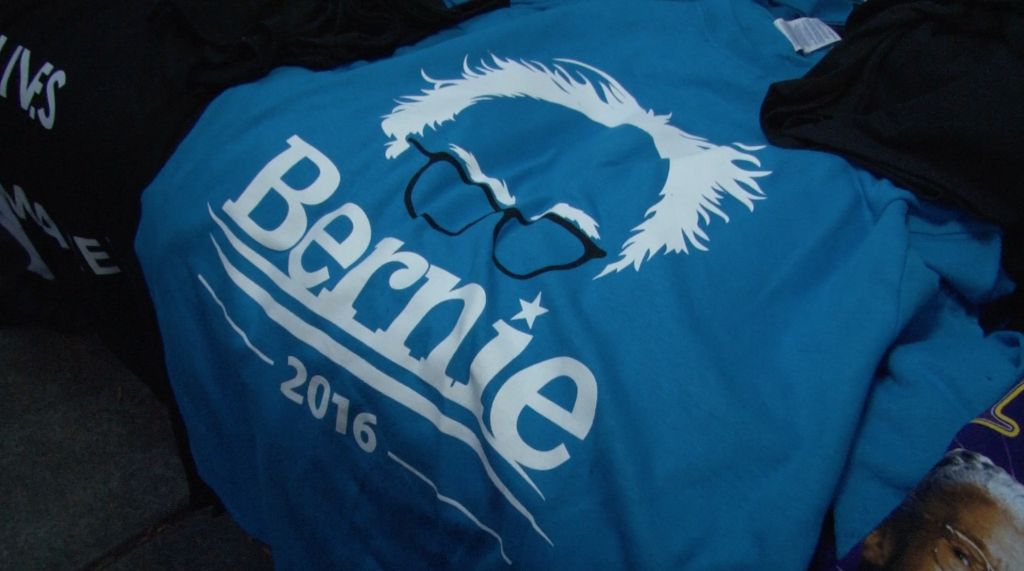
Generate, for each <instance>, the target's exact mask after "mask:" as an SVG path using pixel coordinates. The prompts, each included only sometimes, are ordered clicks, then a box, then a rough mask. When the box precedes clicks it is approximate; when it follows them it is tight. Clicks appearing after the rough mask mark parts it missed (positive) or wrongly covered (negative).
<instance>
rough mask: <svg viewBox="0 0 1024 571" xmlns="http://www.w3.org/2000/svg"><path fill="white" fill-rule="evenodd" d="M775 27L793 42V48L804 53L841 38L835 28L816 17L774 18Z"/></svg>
mask: <svg viewBox="0 0 1024 571" xmlns="http://www.w3.org/2000/svg"><path fill="white" fill-rule="evenodd" d="M775 27H776V28H778V29H779V31H780V32H782V34H783V35H784V36H786V39H787V40H789V43H791V44H793V49H794V50H796V51H798V52H802V53H805V54H809V53H811V52H813V51H815V50H820V49H821V48H823V47H825V46H828V45H832V44H834V43H836V42H838V41H839V40H841V39H842V38H840V37H839V34H837V33H836V32H835V30H833V29H832V28H830V27H828V25H827V24H825V22H822V21H821V20H819V19H817V18H797V19H796V20H790V21H789V22H787V21H785V20H783V19H782V18H779V19H778V20H775Z"/></svg>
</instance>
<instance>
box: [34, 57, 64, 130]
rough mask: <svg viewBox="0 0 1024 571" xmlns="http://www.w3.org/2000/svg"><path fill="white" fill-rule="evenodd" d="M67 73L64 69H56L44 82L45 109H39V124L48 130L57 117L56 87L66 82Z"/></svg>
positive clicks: (51, 127) (62, 85)
mask: <svg viewBox="0 0 1024 571" xmlns="http://www.w3.org/2000/svg"><path fill="white" fill-rule="evenodd" d="M67 79H68V77H67V75H66V74H65V73H64V70H58V71H57V73H55V74H53V75H51V76H50V80H49V81H47V82H46V109H44V110H41V111H39V124H40V125H42V126H43V128H44V129H46V130H47V131H49V130H50V129H53V122H54V121H55V120H56V118H57V95H56V91H57V89H59V88H61V87H64V84H65V83H66V82H67Z"/></svg>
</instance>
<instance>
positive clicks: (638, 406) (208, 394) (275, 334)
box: [136, 0, 1021, 571]
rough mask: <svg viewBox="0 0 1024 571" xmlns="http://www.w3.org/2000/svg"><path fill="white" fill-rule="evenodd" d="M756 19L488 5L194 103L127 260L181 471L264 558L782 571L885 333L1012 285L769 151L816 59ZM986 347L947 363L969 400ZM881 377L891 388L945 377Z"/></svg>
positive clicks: (359, 564)
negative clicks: (357, 56) (259, 543)
mask: <svg viewBox="0 0 1024 571" xmlns="http://www.w3.org/2000/svg"><path fill="white" fill-rule="evenodd" d="M624 6H628V8H627V9H623V7H624ZM773 20H774V17H773V15H772V14H771V13H770V12H769V11H767V10H765V9H764V8H763V7H761V6H758V5H757V4H755V3H752V2H749V1H747V0H738V1H736V2H725V1H721V0H709V1H703V2H667V1H641V2H630V3H628V4H624V3H622V2H602V1H590V2H588V1H578V2H564V3H559V2H552V1H548V2H530V3H527V4H523V5H518V4H514V5H513V6H512V8H511V9H509V10H507V11H503V12H501V13H500V14H499V13H493V14H491V15H488V16H485V17H482V18H480V19H474V20H470V21H468V22H466V23H464V24H462V25H461V26H460V28H459V33H457V34H451V35H447V36H446V37H445V38H443V39H441V40H437V39H432V40H428V41H427V42H426V43H425V44H424V45H422V46H416V47H414V48H410V49H408V50H406V51H404V52H403V53H402V54H401V55H400V56H399V57H395V58H389V59H386V60H381V61H377V62H373V63H370V64H368V65H363V66H359V67H355V68H350V69H344V70H334V71H325V72H319V73H317V72H311V71H307V70H302V69H293V68H289V69H279V70H276V71H274V72H273V73H271V74H270V75H268V76H267V77H266V78H264V79H263V80H260V81H258V82H255V83H252V84H249V85H245V86H241V87H238V88H236V89H232V90H230V91H228V92H226V93H224V94H223V95H222V96H220V97H219V98H218V99H217V100H216V101H215V102H214V103H213V104H212V105H211V106H210V107H209V109H207V111H206V112H205V113H204V114H203V117H202V118H201V120H200V121H199V122H198V123H197V125H196V127H195V128H194V129H193V131H192V132H191V133H190V134H189V136H188V137H187V138H186V139H185V140H184V141H183V142H182V144H181V146H180V147H179V148H178V149H177V151H176V152H175V154H174V155H173V156H172V158H171V159H170V160H169V162H168V163H167V165H166V167H165V168H164V169H163V170H162V171H161V173H160V175H159V176H158V177H157V178H156V179H155V180H154V182H153V184H152V185H150V186H149V188H147V190H146V191H145V193H144V195H143V218H142V223H141V225H140V229H139V233H138V238H137V241H136V250H137V252H138V254H139V257H140V260H141V261H142V264H143V268H144V270H145V274H146V279H147V283H148V284H149V286H150V289H151V291H152V294H153V298H154V302H155V305H156V307H157V310H158V314H159V320H160V326H161V330H162V333H163V338H164V340H165V343H166V347H167V354H168V355H169V359H168V367H169V371H170V374H171V377H172V382H173V383H174V386H175V392H176V394H177V395H178V396H179V399H180V402H181V408H182V413H183V415H184V417H185V419H186V422H187V423H188V426H189V429H190V435H191V437H192V445H193V450H194V452H195V454H196V460H197V463H198V466H199V469H200V471H201V473H202V474H203V476H204V477H205V478H206V479H207V481H209V482H210V484H211V485H212V487H213V488H214V489H215V490H216V491H217V492H218V494H219V495H220V496H221V497H222V498H223V500H224V503H225V505H226V506H227V507H228V509H229V510H230V511H231V512H232V514H233V515H234V516H235V517H236V519H237V520H238V521H239V522H240V523H241V524H242V525H243V526H244V527H245V528H246V529H248V530H249V531H250V532H251V533H254V534H255V535H256V536H258V537H260V538H261V539H263V540H264V541H266V542H268V543H269V544H270V545H271V547H272V549H273V551H274V557H275V563H276V565H277V566H278V567H279V568H280V569H284V570H290V569H301V570H309V569H352V570H358V569H503V568H506V567H512V568H515V569H645V570H646V569H651V570H656V569H716V570H721V569H737V570H739V569H743V570H748V569H771V570H773V571H775V570H781V571H785V570H803V569H806V566H807V564H808V562H809V560H810V558H811V555H812V552H813V550H814V547H815V541H816V539H817V537H818V532H819V530H820V528H821V523H822V520H823V519H824V515H825V513H826V512H827V510H828V509H829V506H830V504H831V501H832V497H833V493H834V491H835V489H836V488H837V486H839V484H840V481H841V478H842V475H843V471H844V467H845V466H846V462H847V458H848V454H849V452H850V450H851V448H852V447H853V446H854V444H855V442H854V441H855V438H856V436H857V430H858V427H859V426H860V424H861V423H862V422H863V421H864V419H863V418H862V412H863V410H864V407H865V405H866V403H867V401H868V397H869V393H870V391H871V387H872V385H873V383H875V382H876V379H877V378H878V369H879V367H880V365H881V364H882V363H883V362H884V361H885V359H886V356H887V355H889V354H895V351H896V349H898V348H899V347H900V344H901V343H903V342H904V341H902V340H904V339H906V340H907V341H906V343H910V342H911V341H912V340H916V339H917V337H913V336H909V335H910V334H909V333H906V330H907V329H908V327H911V326H912V324H915V323H919V322H928V321H929V320H931V319H941V320H942V321H943V322H944V323H945V322H951V323H952V324H953V325H954V326H955V327H954V330H955V331H958V332H960V334H962V335H963V336H964V338H965V339H972V340H974V339H975V337H974V335H975V329H972V325H973V327H975V328H976V326H977V322H976V319H975V318H974V317H973V316H972V314H971V312H972V308H973V305H974V304H975V303H979V302H980V301H982V300H986V299H990V298H992V297H994V296H996V295H999V294H1000V293H1003V292H1005V291H1006V288H1007V283H1006V282H1005V280H1003V279H1000V273H999V264H998V255H999V240H998V232H997V231H996V229H994V228H993V227H991V226H988V225H984V224H981V225H979V226H978V227H977V230H978V231H977V232H966V231H964V229H965V225H966V226H969V227H970V228H975V227H974V226H971V225H970V224H975V223H974V222H971V223H969V224H968V223H966V222H964V221H962V220H960V219H959V218H958V217H957V214H956V213H955V212H944V213H934V212H931V211H926V210H924V209H922V208H921V207H920V205H919V204H918V201H917V199H915V197H914V196H913V195H912V194H911V193H909V192H906V191H904V190H900V189H898V188H896V187H895V186H893V185H892V184H891V183H889V182H887V181H883V180H879V179H878V178H876V177H873V176H872V175H870V174H869V173H866V172H864V171H862V170H859V169H855V168H853V167H851V166H850V165H849V164H848V163H847V162H846V161H844V160H843V159H841V158H839V157H836V156H833V155H829V154H825V153H815V152H803V151H793V150H786V149H780V148H777V147H769V146H766V145H765V140H764V136H763V134H762V133H761V131H760V127H759V124H758V120H757V110H758V109H759V106H760V104H761V101H762V98H763V95H764V91H765V89H766V88H767V86H768V84H770V83H771V82H772V81H778V80H780V79H782V78H786V77H794V76H798V75H801V74H803V73H805V72H806V71H807V70H808V69H809V68H810V67H811V65H813V63H814V62H815V61H816V58H817V57H818V56H810V57H805V56H801V55H798V54H796V53H794V52H793V49H792V47H791V45H790V43H789V42H788V41H787V40H786V38H785V37H784V36H783V35H782V34H780V33H779V31H778V30H777V29H776V28H775V26H774V25H773ZM918 232H929V233H931V234H933V239H931V240H922V239H919V238H918V237H917V233H918ZM937 242H943V243H944V244H945V247H933V246H934V244H935V243H937ZM963 261H966V263H967V265H966V266H965V272H966V273H964V274H963V275H960V274H955V275H954V272H952V271H951V270H948V269H947V268H949V267H953V268H959V267H960V265H961V262H963ZM946 276H949V277H950V278H949V279H946V281H947V282H948V285H945V286H943V285H940V284H941V283H942V280H943V278H944V277H946ZM952 277H958V278H959V279H951V278H952ZM948 291H953V292H955V294H956V295H955V296H952V295H950V296H949V299H950V300H952V301H955V302H956V304H959V305H956V304H954V305H953V306H952V307H949V306H947V305H943V304H941V303H939V300H942V299H946V297H944V296H947V292H948ZM954 337H955V336H954ZM986 339H987V338H983V339H982V340H981V341H978V343H989V344H991V343H995V342H996V340H988V341H986ZM997 341H998V342H999V343H1001V344H1003V345H1004V346H1005V347H1006V350H1005V351H984V352H980V353H979V354H978V355H977V356H976V357H973V359H978V360H979V362H977V363H975V365H976V366H977V369H978V370H979V371H981V370H983V371H986V372H987V373H988V374H989V376H990V378H987V380H986V381H985V382H978V379H976V378H974V377H973V376H952V378H950V379H945V378H944V379H942V380H943V382H944V383H948V385H949V386H950V387H952V389H951V390H971V391H976V392H977V398H979V399H982V400H986V401H988V402H992V401H994V400H995V399H996V398H997V397H998V395H999V394H1001V393H1002V392H1003V391H1004V390H1005V389H1006V388H1007V387H1009V386H1010V385H1011V384H1012V383H1013V382H1015V381H1016V379H1017V375H1018V374H1019V373H1020V370H1019V361H1020V360H1019V357H1018V355H1016V354H1015V353H1013V352H1012V349H1013V348H1014V347H1015V346H1016V347H1017V348H1018V349H1019V345H1020V341H1021V339H1020V337H1019V336H1017V335H1014V334H1010V335H1007V336H1006V337H1005V338H1000V339H998V340H997ZM1015 344H1016V345H1015ZM894 345H895V348H894ZM930 347H931V349H930V350H926V351H925V353H926V354H927V356H928V357H929V358H930V359H932V360H934V361H935V362H938V363H942V362H943V361H944V359H945V358H946V355H947V352H946V351H945V349H946V347H945V346H930ZM949 358H955V359H956V360H957V362H960V360H961V359H970V358H971V357H969V356H967V357H964V356H963V355H960V354H956V355H952V354H951V356H950V357H949ZM957 370H958V371H959V370H962V369H957ZM906 374H907V375H909V376H910V377H911V378H912V379H913V380H914V381H915V382H917V383H918V385H919V387H920V389H919V390H915V391H912V392H909V393H896V394H894V395H893V396H892V399H891V400H890V402H889V404H891V405H892V406H900V405H909V404H911V403H919V405H920V406H927V405H928V403H930V402H935V400H936V399H938V398H940V396H939V395H938V394H937V393H935V392H933V391H932V389H933V388H934V387H935V386H936V382H937V381H936V379H935V378H934V377H933V376H932V375H931V374H930V373H928V374H925V372H922V374H921V375H920V376H915V375H914V373H913V370H910V371H908V372H907V373H906ZM957 422H959V420H958V419H955V418H954V419H951V420H950V423H951V425H952V423H957ZM931 426H932V428H935V429H936V430H939V431H941V430H943V429H944V428H945V425H944V424H943V423H942V422H940V423H937V424H933V425H931ZM958 427H959V424H955V425H952V428H951V431H952V432H951V433H950V434H948V435H947V438H948V436H950V435H951V434H952V433H955V431H956V429H957V428H958ZM875 438H878V437H877V436H875V435H874V434H873V433H872V434H863V435H861V436H860V440H861V441H863V445H864V446H865V448H866V449H867V450H873V451H875V452H874V456H872V461H878V462H882V463H884V464H886V465H890V464H891V465H893V467H894V468H893V469H894V470H896V471H900V470H901V466H903V460H904V459H905V458H906V457H907V455H908V454H909V455H911V456H913V454H915V453H914V452H912V449H913V446H914V444H915V443H907V447H906V448H895V447H884V446H880V445H879V443H878V442H876V441H875V440H874V439H875ZM881 438H888V437H887V436H885V435H883V436H881ZM857 445H858V446H859V445H861V442H858V443H857ZM872 445H874V446H872ZM908 470H913V467H910V468H908ZM869 492H870V493H867V494H865V495H864V496H862V497H861V498H860V499H861V501H863V502H865V503H867V504H878V503H879V502H883V503H884V502H886V501H887V499H888V498H887V497H885V496H884V494H881V493H875V492H874V491H871V490H869Z"/></svg>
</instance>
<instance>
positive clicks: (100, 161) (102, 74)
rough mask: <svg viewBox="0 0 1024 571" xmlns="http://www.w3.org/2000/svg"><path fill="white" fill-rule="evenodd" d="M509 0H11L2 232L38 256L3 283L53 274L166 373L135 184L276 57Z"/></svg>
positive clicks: (420, 30)
mask: <svg viewBox="0 0 1024 571" xmlns="http://www.w3.org/2000/svg"><path fill="white" fill-rule="evenodd" d="M501 5H502V2H500V1H499V2H496V1H492V0H476V1H473V2H468V3H465V4H462V5H460V6H458V7H448V6H446V5H445V4H444V3H443V2H442V0H403V1H390V2H380V1H377V0H332V1H312V0H308V1H302V2H292V1H289V2H282V1H272V0H258V1H249V0H244V1H243V0H229V1H223V2H191V1H189V0H139V1H133V2H127V3H126V2H118V1H112V0H61V1H56V0H27V1H26V0H14V1H7V0H5V1H4V2H2V3H0V133H3V139H4V145H3V150H2V151H0V201H4V202H5V205H9V206H10V210H11V213H10V216H7V217H6V220H5V222H6V224H5V226H4V227H3V228H2V229H0V231H3V230H7V232H8V234H11V235H12V236H13V237H14V238H16V239H17V240H18V241H19V243H21V245H22V246H23V247H24V248H25V251H26V253H28V254H29V263H28V265H23V266H18V267H5V268H0V272H2V273H3V274H4V277H5V278H6V280H7V282H8V283H21V282H26V283H27V282H30V281H32V280H34V279H36V278H27V277H25V276H23V275H22V276H18V275H16V274H25V273H32V274H34V275H35V276H37V277H38V278H41V279H44V280H48V281H56V283H57V285H58V287H59V288H60V290H61V296H63V297H65V298H68V299H76V300H79V305H80V308H81V309H82V310H84V311H85V312H86V313H87V314H88V315H89V316H90V317H91V319H92V320H93V322H94V323H95V328H96V330H97V332H98V333H99V334H100V335H101V336H102V337H104V338H105V339H106V340H107V343H108V345H110V346H111V347H112V348H113V349H114V351H115V352H116V353H117V354H118V355H119V356H120V357H121V358H122V359H123V360H127V361H128V362H129V363H130V365H131V367H132V369H133V371H134V372H136V373H137V374H139V375H140V376H142V377H143V378H144V379H146V380H150V379H154V378H162V377H163V374H162V371H163V359H162V356H161V354H160V342H159V338H158V335H157V330H156V325H155V322H154V320H153V317H152V311H153V310H152V308H151V304H150V302H149V300H148V293H147V291H146V288H145V284H144V283H143V282H142V278H141V273H140V271H139V270H138V265H137V261H136V259H135V256H134V252H133V249H132V243H133V241H134V238H135V229H136V227H137V225H138V218H139V195H140V194H141V192H142V189H143V188H145V186H146V185H147V184H148V183H149V182H150V181H151V180H152V178H153V177H154V176H155V175H156V173H157V172H158V171H159V169H160V168H161V167H162V166H163V164H164V162H165V161H166V159H167V157H169V156H170V154H171V152H172V151H173V150H174V148H175V146H176V145H177V143H178V141H179V140H180V139H181V137H183V136H184V135H185V134H186V133H187V132H188V130H189V129H190V128H191V126H192V124H193V122H194V121H195V120H196V118H198V116H199V114H200V113H201V112H202V110H203V109H204V108H205V106H206V105H207V104H208V103H209V102H210V101H211V100H212V99H213V98H214V97H215V96H216V95H217V94H218V93H220V92H221V91H223V90H224V89H227V88H229V87H231V86H233V85H236V84H238V83H240V82H245V81H251V80H253V79H257V78H259V77H261V76H263V75H265V74H266V73H267V72H268V71H269V70H270V69H272V68H274V67H276V66H281V65H305V66H310V67H316V68H327V67H334V66H337V65H341V64H345V63H351V62H354V61H357V60H362V59H372V58H379V57H383V56H386V55H389V54H390V53H391V52H393V51H394V49H395V48H397V47H399V46H402V45H405V44H407V43H410V42H413V41H415V40H418V39H420V38H422V37H423V36H425V35H427V34H430V33H433V32H436V31H438V30H440V29H443V28H444V27H446V26H449V25H452V24H454V23H457V22H459V21H461V20H462V19H464V18H466V17H469V16H471V15H473V14H476V13H478V12H480V11H485V10H489V9H493V8H496V7H499V6H501ZM3 216H4V214H3V213H2V212H0V217H3ZM15 226H17V227H18V228H17V229H14V227H15ZM26 241H27V242H26Z"/></svg>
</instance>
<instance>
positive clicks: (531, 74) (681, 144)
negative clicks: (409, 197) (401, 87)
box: [381, 55, 771, 279]
mask: <svg viewBox="0 0 1024 571" xmlns="http://www.w3.org/2000/svg"><path fill="white" fill-rule="evenodd" d="M491 58H492V63H491V64H488V63H487V62H483V61H482V62H481V64H480V66H479V67H478V68H476V69H471V68H470V66H469V62H468V59H466V60H464V61H463V73H462V77H461V78H458V79H448V80H436V79H432V78H430V77H429V76H427V74H426V72H421V73H422V74H423V79H424V80H426V81H427V82H428V83H430V84H431V85H432V87H431V88H429V89H424V90H423V93H422V94H421V95H409V96H406V97H403V98H401V99H399V100H398V105H397V106H396V107H395V108H394V109H392V111H391V113H389V114H388V115H385V116H384V118H383V122H382V123H381V128H382V129H383V130H384V133H385V134H387V135H388V136H389V137H391V138H392V140H390V141H389V142H388V143H387V145H386V146H387V148H386V151H385V155H386V156H387V158H389V159H391V158H395V157H397V156H399V155H401V154H402V153H403V152H405V151H406V150H407V149H408V148H409V142H408V141H407V138H408V137H409V136H410V135H414V134H415V135H419V136H422V135H423V132H424V130H425V129H426V128H427V127H430V128H432V129H435V130H436V129H437V128H438V127H439V126H441V125H442V124H443V123H445V122H446V121H454V120H455V116H456V115H458V114H459V113H460V112H462V111H463V110H465V109H467V108H469V107H471V106H472V105H474V104H475V103H477V102H478V101H488V100H490V99H495V98H517V97H528V98H531V99H536V100H538V101H546V102H548V103H554V104H556V105H560V106H562V107H565V108H568V109H572V110H574V111H577V112H579V113H582V114H583V115H585V116H586V117H587V118H589V119H590V120H592V121H594V122H596V123H599V124H601V125H604V126H606V127H619V126H623V125H632V126H634V127H637V128H639V129H641V130H643V131H644V132H645V133H647V134H648V135H649V136H650V137H651V139H652V140H653V142H654V146H655V148H656V149H657V151H658V154H659V156H660V157H661V158H663V159H666V160H668V161H669V169H668V176H667V178H666V180H665V184H664V186H663V187H662V189H661V192H660V194H659V196H660V197H661V198H660V200H659V201H658V202H657V203H656V204H654V205H653V206H651V208H649V209H648V210H647V212H646V213H645V215H644V220H643V222H642V223H641V224H640V225H638V226H636V227H635V228H633V234H632V235H631V236H630V237H629V239H628V240H626V242H625V243H624V244H623V245H622V250H621V252H620V253H619V256H620V258H619V259H618V260H617V261H615V262H613V263H611V264H608V265H607V266H606V267H605V268H604V270H603V271H601V273H600V274H598V275H597V276H596V277H595V279H596V278H600V277H602V276H605V275H607V274H609V273H612V272H618V271H621V270H623V269H625V268H627V267H629V266H633V269H634V270H637V271H639V270H640V266H641V264H643V262H645V261H646V260H648V259H650V258H652V257H653V256H655V255H657V254H658V253H659V252H661V251H662V250H665V251H666V252H673V253H678V252H686V253H689V249H688V247H687V244H689V245H692V246H693V247H694V248H696V249H698V250H707V246H706V245H705V242H707V241H709V240H710V239H709V238H708V235H707V234H706V233H705V232H704V229H702V228H701V223H700V222H701V220H703V221H704V225H705V226H706V225H708V224H709V223H710V222H711V216H710V214H715V215H716V216H718V217H720V218H722V219H723V220H725V221H726V222H728V221H729V217H728V216H727V215H726V214H725V212H723V211H722V209H721V208H719V204H720V201H721V199H722V197H723V195H724V194H728V195H730V196H732V197H733V198H735V199H737V200H739V201H740V202H742V203H743V204H744V205H746V206H747V208H749V209H750V210H751V211H753V209H754V201H755V200H760V199H763V198H764V192H763V191H762V190H761V188H760V187H759V186H758V184H757V181H756V178H758V177H762V176H766V175H768V174H771V172H770V171H749V170H744V169H743V168H741V167H739V166H737V165H736V164H735V163H736V162H737V161H743V162H747V163H751V164H753V165H755V166H757V167H760V166H761V163H760V161H758V159H757V157H755V156H753V155H752V154H750V152H751V151H758V150H760V149H763V148H764V147H763V146H757V147H753V146H747V145H741V144H739V143H734V144H733V145H734V146H735V147H737V148H733V147H730V146H719V145H714V144H712V143H709V142H708V141H707V140H706V139H703V138H701V137H696V136H694V135H690V134H688V133H686V132H684V131H682V130H681V129H679V128H677V127H674V126H673V125H670V124H669V119H670V118H671V114H670V115H656V114H655V113H654V112H653V111H651V110H645V109H644V108H643V107H641V106H640V104H639V103H637V101H636V99H635V98H634V97H633V96H632V95H631V94H630V93H629V92H628V91H626V89H625V88H624V87H622V85H621V84H620V83H619V82H618V81H616V80H615V79H614V78H613V77H611V76H610V75H608V74H607V73H605V72H603V71H601V70H599V69H597V68H594V67H592V66H589V65H587V64H584V63H581V62H578V61H574V60H569V59H556V60H555V62H557V63H555V64H554V65H553V66H552V67H551V68H549V67H548V66H545V65H544V64H541V63H537V62H526V61H513V60H509V59H503V58H499V57H497V56H493V55H492V56H491ZM567 66H572V67H575V68H578V69H576V70H574V71H575V74H573V73H570V72H569V71H568V70H567V69H566V67H567ZM581 70H586V71H589V72H592V73H593V74H596V75H597V76H598V77H599V78H600V79H599V80H598V81H597V82H596V85H595V83H593V82H591V81H590V80H589V79H588V78H587V76H586V75H584V73H582V71H581ZM459 151H462V153H460V157H462V158H463V160H467V159H466V157H465V156H463V153H465V154H467V155H468V154H469V153H468V152H465V151H463V150H462V149H459ZM741 151H747V152H741ZM473 162H474V163H475V159H474V160H473ZM478 170H479V169H478ZM499 182H501V189H500V190H503V191H505V194H506V195H508V200H509V201H510V202H514V200H515V199H514V198H513V197H511V194H509V193H508V189H507V187H505V185H504V182H503V181H499ZM499 192H500V191H499ZM723 193H724V194H723ZM559 206H562V205H559ZM564 206H565V207H567V208H572V207H569V206H568V205H564ZM572 210H574V211H575V213H576V214H575V218H573V217H569V218H567V219H568V220H570V221H571V222H573V223H574V224H576V225H577V226H580V227H581V230H584V231H586V229H584V228H583V226H590V225H593V226H595V227H596V222H593V220H592V219H590V217H589V216H588V215H586V214H585V213H583V212H582V211H580V210H578V209H574V208H573V209H572ZM556 213H557V212H556ZM594 232H595V233H596V230H594Z"/></svg>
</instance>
